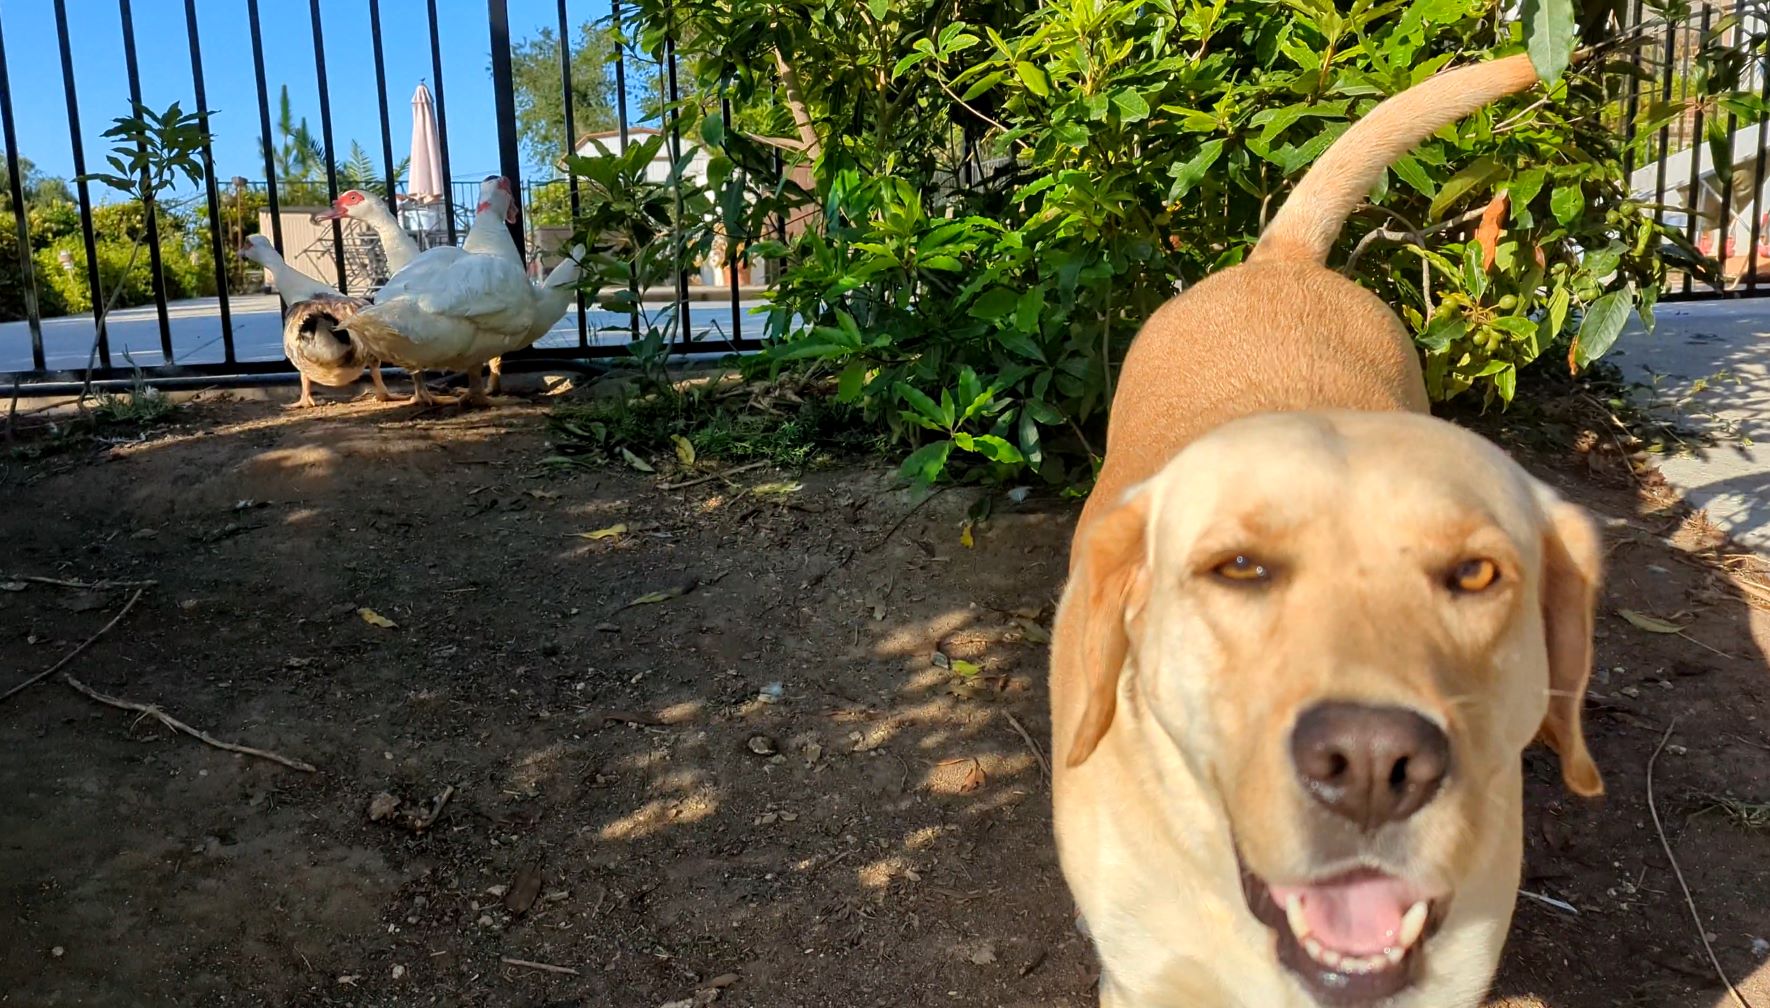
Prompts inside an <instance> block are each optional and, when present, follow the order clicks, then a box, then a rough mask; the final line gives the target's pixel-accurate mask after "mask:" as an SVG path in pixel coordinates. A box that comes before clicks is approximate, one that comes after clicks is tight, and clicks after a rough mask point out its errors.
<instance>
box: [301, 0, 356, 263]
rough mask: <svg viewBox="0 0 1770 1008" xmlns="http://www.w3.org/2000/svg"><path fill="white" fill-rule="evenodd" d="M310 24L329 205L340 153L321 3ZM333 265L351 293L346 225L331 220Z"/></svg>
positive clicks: (310, 2)
mask: <svg viewBox="0 0 1770 1008" xmlns="http://www.w3.org/2000/svg"><path fill="white" fill-rule="evenodd" d="M307 21H308V24H309V25H311V26H312V27H313V76H314V82H315V83H316V84H318V85H319V89H320V143H322V144H324V145H325V147H326V150H325V154H326V202H327V203H332V202H333V201H335V200H337V199H338V151H337V148H335V147H334V146H333V144H332V99H331V94H330V91H329V89H328V88H327V87H326V33H325V31H324V29H322V28H321V24H322V22H321V21H320V0H307ZM332 263H333V265H335V266H337V267H338V291H339V293H341V294H349V293H350V277H349V275H348V274H346V273H345V271H344V222H343V221H341V220H339V219H338V218H336V217H334V218H332Z"/></svg>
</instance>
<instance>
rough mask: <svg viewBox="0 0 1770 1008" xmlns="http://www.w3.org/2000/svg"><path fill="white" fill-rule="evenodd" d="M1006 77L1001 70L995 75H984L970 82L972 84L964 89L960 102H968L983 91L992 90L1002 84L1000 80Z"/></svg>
mask: <svg viewBox="0 0 1770 1008" xmlns="http://www.w3.org/2000/svg"><path fill="white" fill-rule="evenodd" d="M1006 76H1007V74H1006V73H1005V72H1003V71H1001V70H997V71H996V72H995V73H990V74H985V75H983V76H982V77H979V78H978V79H977V80H975V81H973V82H972V84H971V86H970V87H969V88H966V89H965V93H964V95H962V96H961V97H960V100H961V101H970V100H972V99H973V98H976V97H977V96H978V95H980V94H982V93H984V92H985V91H988V90H989V89H990V88H993V87H995V86H996V85H997V84H1000V83H1002V78H1003V77H1006Z"/></svg>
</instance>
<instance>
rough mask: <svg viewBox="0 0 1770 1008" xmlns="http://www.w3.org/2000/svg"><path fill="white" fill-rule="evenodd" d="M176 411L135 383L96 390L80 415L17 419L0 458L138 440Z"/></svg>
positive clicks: (22, 458) (163, 398) (46, 454)
mask: <svg viewBox="0 0 1770 1008" xmlns="http://www.w3.org/2000/svg"><path fill="white" fill-rule="evenodd" d="M177 413H178V404H177V403H174V402H173V401H172V399H171V397H169V396H167V395H166V394H164V393H162V392H160V391H159V390H157V389H155V388H153V387H152V386H150V385H148V384H147V383H146V382H137V383H136V385H135V387H134V388H133V389H131V390H130V391H128V392H101V393H99V394H98V395H96V396H94V397H93V400H92V405H91V408H89V409H88V410H87V411H86V412H85V413H83V414H76V415H73V416H63V417H59V418H56V419H52V420H42V419H39V420H33V421H27V422H20V423H19V424H18V425H17V427H16V428H15V429H13V430H12V431H11V434H12V437H11V441H10V443H8V444H5V445H0V458H11V459H13V460H15V461H26V462H28V461H31V460H34V459H40V458H47V457H50V456H53V455H60V454H63V453H66V452H72V451H78V450H80V449H82V448H85V447H87V446H89V445H90V444H91V443H92V442H93V441H95V440H98V439H107V440H113V441H115V440H134V439H140V438H142V437H145V436H146V435H147V434H148V432H149V431H151V430H152V429H153V428H155V427H158V426H160V425H161V424H164V423H165V422H166V421H168V420H170V419H171V418H172V417H173V416H175V415H176V414H177ZM0 422H4V421H3V420H0Z"/></svg>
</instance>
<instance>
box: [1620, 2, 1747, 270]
mask: <svg viewBox="0 0 1770 1008" xmlns="http://www.w3.org/2000/svg"><path fill="white" fill-rule="evenodd" d="M1632 14H1633V19H1634V20H1635V22H1636V23H1640V22H1641V20H1642V18H1643V17H1644V16H1647V12H1646V11H1645V8H1644V5H1643V3H1642V0H1633V12H1632ZM1716 28H1719V29H1720V30H1721V33H1722V35H1721V41H1722V43H1723V44H1729V45H1732V46H1733V47H1735V48H1737V49H1739V50H1740V51H1741V56H1742V58H1743V64H1742V78H1741V81H1740V84H1739V87H1740V89H1741V90H1744V91H1750V92H1755V93H1756V94H1757V95H1758V97H1759V98H1760V99H1761V100H1765V101H1770V74H1766V72H1765V69H1766V68H1765V63H1764V58H1763V57H1762V56H1761V55H1758V54H1755V53H1752V52H1751V51H1750V48H1751V47H1750V45H1749V42H1748V39H1749V38H1750V37H1751V36H1754V35H1762V34H1763V33H1764V32H1765V29H1766V22H1765V20H1764V16H1763V14H1762V12H1761V8H1757V7H1755V6H1753V7H1748V6H1747V5H1746V4H1744V3H1743V2H1739V0H1735V2H1733V3H1727V2H1720V3H1708V4H1703V5H1701V6H1700V7H1697V8H1696V9H1695V10H1694V11H1693V16H1692V18H1691V19H1690V20H1688V21H1686V22H1684V23H1681V24H1679V25H1677V26H1675V27H1672V28H1670V29H1669V30H1665V31H1663V32H1662V33H1661V34H1662V36H1663V37H1662V38H1659V39H1656V40H1655V41H1654V42H1653V43H1652V44H1650V45H1649V46H1648V47H1647V48H1645V49H1644V50H1642V51H1641V52H1640V54H1639V58H1640V59H1641V61H1642V65H1643V66H1645V67H1646V68H1648V69H1649V70H1650V71H1651V73H1650V74H1649V75H1648V76H1649V77H1650V78H1651V79H1649V80H1631V81H1630V82H1629V85H1628V88H1627V90H1626V93H1625V96H1624V99H1623V102H1622V105H1621V108H1620V110H1619V111H1620V125H1621V128H1622V129H1623V131H1624V134H1625V136H1626V138H1627V139H1628V141H1629V144H1630V154H1629V157H1628V160H1627V162H1626V163H1625V166H1624V167H1625V168H1626V169H1627V172H1628V176H1629V185H1630V189H1631V190H1632V192H1633V194H1634V195H1635V196H1636V197H1637V198H1639V199H1641V200H1643V201H1644V202H1646V203H1647V204H1649V205H1650V206H1652V208H1653V209H1652V210H1651V212H1652V214H1653V215H1654V218H1655V219H1656V220H1658V221H1660V222H1662V223H1664V224H1666V225H1668V226H1670V227H1672V228H1674V229H1676V230H1679V231H1682V232H1683V235H1684V237H1685V238H1686V239H1688V240H1689V242H1690V243H1691V244H1693V245H1695V246H1696V247H1697V248H1698V249H1700V250H1701V251H1702V252H1703V253H1705V254H1706V255H1707V256H1709V257H1711V258H1712V259H1714V260H1715V261H1716V265H1717V266H1718V269H1719V274H1720V285H1719V286H1714V285H1711V284H1709V283H1705V282H1703V281H1702V280H1701V279H1699V278H1698V277H1696V276H1694V275H1692V274H1689V273H1680V274H1678V275H1675V276H1673V277H1672V278H1671V283H1670V284H1669V285H1668V287H1667V294H1666V298H1665V299H1666V300H1674V301H1676V300H1683V301H1690V300H1709V299H1715V298H1725V297H1744V296H1758V295H1763V294H1770V204H1767V203H1766V201H1765V181H1766V176H1765V157H1764V155H1765V150H1766V141H1767V140H1770V135H1767V133H1766V128H1767V127H1770V123H1767V122H1766V121H1765V120H1764V118H1763V117H1762V116H1754V117H1753V121H1751V122H1742V121H1741V119H1740V117H1739V115H1738V114H1737V109H1736V108H1735V109H1731V110H1730V109H1725V108H1722V107H1719V106H1714V105H1710V104H1708V103H1705V102H1702V101H1698V100H1696V99H1697V97H1698V96H1697V91H1696V88H1697V86H1698V81H1697V80H1696V73H1695V67H1694V64H1693V61H1692V58H1691V56H1692V54H1693V53H1694V52H1695V51H1696V50H1697V49H1698V48H1699V47H1700V45H1701V44H1702V42H1703V40H1704V39H1705V38H1706V37H1707V36H1708V35H1709V34H1710V33H1711V31H1713V30H1714V29H1716ZM1667 103H1677V104H1680V105H1683V106H1685V110H1684V111H1683V112H1682V113H1681V114H1679V115H1677V116H1675V117H1673V118H1672V119H1670V121H1667V122H1665V123H1664V124H1663V125H1661V126H1659V127H1658V129H1656V130H1654V131H1652V132H1651V133H1649V134H1647V135H1639V134H1638V133H1637V123H1639V122H1641V121H1644V120H1646V121H1649V122H1651V121H1653V120H1654V119H1657V118H1661V117H1659V116H1656V115H1651V114H1650V113H1653V112H1654V110H1655V109H1656V107H1658V106H1664V105H1666V104H1667ZM1748 111H1749V110H1748ZM1717 116H1720V117H1722V119H1721V121H1720V122H1717V121H1716V117H1717Z"/></svg>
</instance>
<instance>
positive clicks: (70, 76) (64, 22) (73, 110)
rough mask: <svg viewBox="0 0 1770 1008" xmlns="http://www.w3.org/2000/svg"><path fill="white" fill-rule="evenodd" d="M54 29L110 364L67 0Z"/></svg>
mask: <svg viewBox="0 0 1770 1008" xmlns="http://www.w3.org/2000/svg"><path fill="white" fill-rule="evenodd" d="M55 33H56V36H57V37H58V38H59V40H60V44H61V86H62V90H63V91H65V92H66V93H67V99H68V143H69V145H70V147H71V148H72V153H73V156H74V191H75V192H76V193H78V194H79V197H80V231H81V234H82V235H83V236H84V237H85V240H86V283H87V285H88V286H87V288H86V289H87V290H88V291H90V292H91V295H92V324H93V325H94V326H95V327H96V329H97V336H96V339H95V341H94V342H95V345H96V346H97V347H98V361H99V364H100V365H101V366H102V367H104V368H106V369H107V370H108V369H109V368H110V366H111V338H110V333H109V332H107V331H106V328H105V320H104V300H103V298H104V295H103V294H102V293H101V292H100V290H99V286H98V247H97V242H95V241H94V240H93V235H92V188H91V187H90V186H89V185H87V183H86V181H85V180H84V179H83V178H81V176H83V175H85V174H86V148H85V145H84V144H82V143H81V142H80V98H79V96H78V94H77V93H76V92H75V90H74V54H73V51H72V48H71V47H70V46H69V44H68V5H67V0H55Z"/></svg>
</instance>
